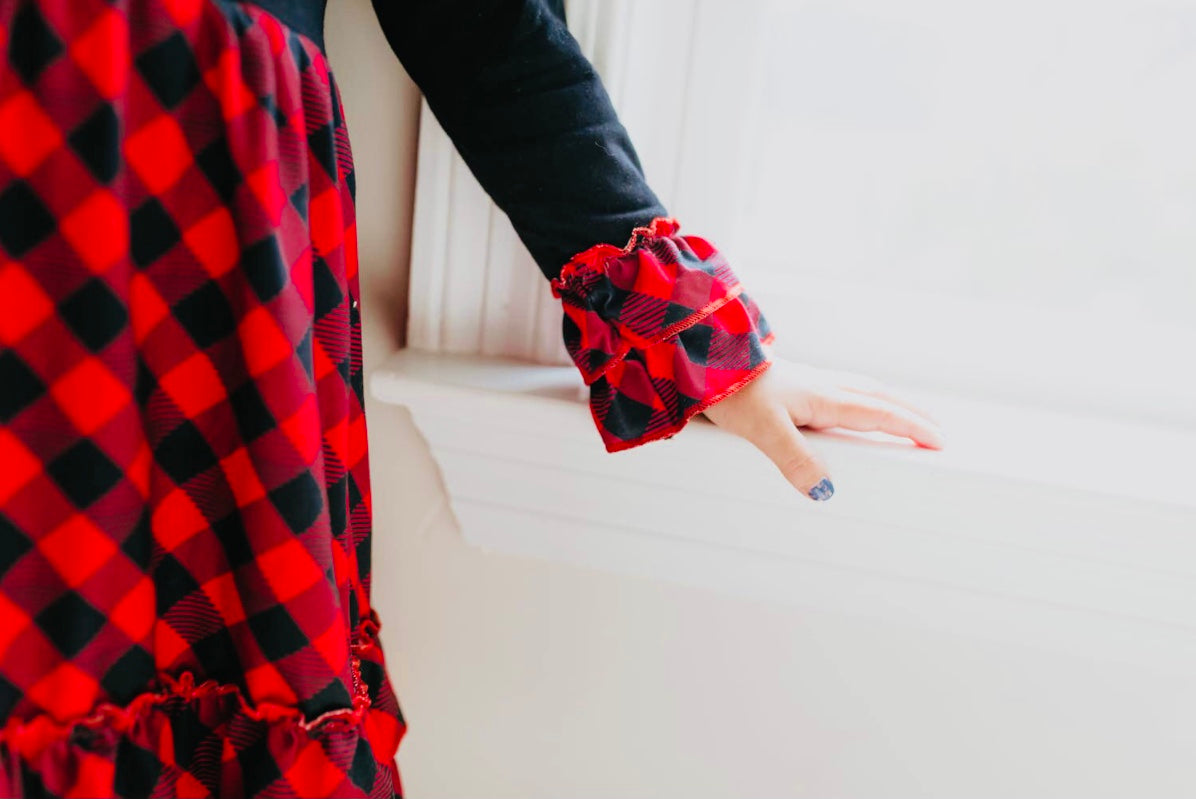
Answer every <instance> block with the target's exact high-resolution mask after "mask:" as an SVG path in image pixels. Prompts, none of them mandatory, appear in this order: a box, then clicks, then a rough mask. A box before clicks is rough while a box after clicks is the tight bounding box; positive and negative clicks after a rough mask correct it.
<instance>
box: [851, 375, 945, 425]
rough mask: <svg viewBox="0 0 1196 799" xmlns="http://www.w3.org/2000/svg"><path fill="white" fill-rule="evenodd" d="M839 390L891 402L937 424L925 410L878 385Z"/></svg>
mask: <svg viewBox="0 0 1196 799" xmlns="http://www.w3.org/2000/svg"><path fill="white" fill-rule="evenodd" d="M840 388H841V389H842V390H843V391H847V392H850V393H852V394H860V395H863V396H865V397H872V398H874V399H879V400H884V401H885V402H891V403H893V404H894V405H899V406H901V407H902V408H905V409H906V410H907V411H913V412H914V413H916V414H918V415H919V416H921V417H922V418H923V419H925V420H926V421H928V422H931V423H932V424H935V425H937V424H938V420H937V419H935V418H934V417H933V416H931V415H930V414H929V413H928V412H927V411H926V410H925V409H923V408H921V407H920V406H918V405H915V404H914V403H912V402H910V401H909V400H907V399H904V398H902V397H899V396H897V395H895V394H891V393H889V391H888V390H887V389H885V388H884V387H883V386H882V385H881V384H880V383H876V384H868V385H863V386H858V385H857V386H851V385H844V386H840Z"/></svg>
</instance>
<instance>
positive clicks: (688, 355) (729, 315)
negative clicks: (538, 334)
mask: <svg viewBox="0 0 1196 799" xmlns="http://www.w3.org/2000/svg"><path fill="white" fill-rule="evenodd" d="M679 229H680V228H679V226H678V224H677V222H676V220H673V219H665V218H658V219H655V220H653V222H652V224H651V225H650V226H648V227H644V228H637V229H636V230H635V232H634V233H633V234H632V236H631V241H630V242H629V243H628V244H627V246H626V247H624V248H623V249H619V248H618V247H615V246H614V245H611V244H599V245H595V246H594V247H591V248H590V249H588V250H586V251H585V252H583V253H580V254H578V255H575V256H574V257H573V259H572V260H571V261H570V262H569V263H567V264H565V266H564V267H563V268H562V269H561V274H560V275H559V276H558V277H556V278H554V279H553V281H552V292H553V295H554V296H556V297H559V298H560V299H561V300H562V303H563V307H564V311H565V316H564V325H563V327H564V338H565V347H566V349H568V351H569V354H570V356H572V358H573V362H574V363H575V364H577V368H578V369H580V370H581V373H582V376H583V377H584V378H585V381H586V384H587V385H589V386H590V410H591V411H592V412H593V415H594V422H595V423H596V424H597V426H598V431H599V433H600V434H601V435H602V441H603V443H604V444H605V445H606V449H607V450H608V451H610V452H616V451H618V450H624V449H628V448H630V447H636V446H639V445H641V444H645V443H647V442H649V441H654V440H656V439H659V438H668V437H670V436H672V435H674V434H676V433H677V432H678V431H679V430H680V429H681V428H682V427H684V426H685V424H686V422H688V421H689V419H690V418H691V417H693V416H694V415H695V414H697V413H700V412H701V411H702V410H704V409H706V408H708V407H709V406H711V405H713V404H714V403H716V402H718V401H719V400H721V399H723V398H724V397H726V396H728V395H729V394H731V393H732V392H734V391H736V390H738V389H739V388H742V387H743V386H745V385H747V383H748V382H750V381H751V380H752V379H754V378H755V377H757V376H758V375H760V374H761V373H762V372H764V370H765V369H767V368H768V367H769V365H770V364H771V361H770V360H769V359H768V356H767V354H766V353H765V351H764V346H765V345H767V344H770V343H771V342H772V340H773V334H772V331H771V330H770V329H769V327H768V321H767V320H766V319H765V318H764V316H763V315H762V314H761V313H760V309H759V308H758V307H757V306H756V303H755V302H754V301H752V300H751V299H750V298H749V297H748V295H747V294H745V293H744V291H743V287H742V286H741V285H740V283H739V280H738V279H737V278H736V277H735V275H734V273H733V272H732V271H731V267H730V266H729V265H728V264H727V261H726V259H725V258H724V257H723V256H722V254H721V253H719V251H718V250H716V249H715V248H714V246H713V245H711V244H710V242H708V241H706V240H705V239H702V238H699V237H697V236H681V235H679V234H678V230H679Z"/></svg>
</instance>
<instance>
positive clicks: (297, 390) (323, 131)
mask: <svg viewBox="0 0 1196 799" xmlns="http://www.w3.org/2000/svg"><path fill="white" fill-rule="evenodd" d="M0 50H2V52H3V58H0V423H2V425H3V426H2V427H0V795H3V796H18V795H25V796H43V795H52V796H151V795H154V796H165V795H175V796H208V795H217V794H218V795H221V796H242V795H259V794H260V795H272V796H366V795H368V796H391V795H395V794H397V793H398V791H399V783H398V779H397V774H396V772H395V767H394V754H395V751H396V748H397V746H398V741H399V738H400V737H401V735H402V733H403V730H404V724H403V720H402V716H401V714H400V712H399V708H398V705H397V703H396V700H395V697H394V694H393V692H392V690H391V687H390V682H389V681H388V679H387V675H386V669H385V664H384V660H383V657H382V653H381V650H380V649H379V646H378V641H377V618H376V616H375V615H374V613H373V611H372V609H371V607H370V600H369V589H370V558H369V553H370V489H369V475H368V471H367V467H366V431H365V420H364V417H363V414H362V370H361V346H360V325H359V318H360V317H359V312H358V299H357V297H358V275H357V253H356V247H355V239H356V230H355V226H354V206H353V166H352V158H351V154H350V149H349V143H348V140H347V137H346V134H345V127H344V121H343V118H342V113H341V108H340V105H339V96H338V94H337V91H336V87H335V84H334V82H333V79H332V76H331V74H330V73H329V69H328V65H327V62H326V60H325V57H324V54H323V53H322V51H321V50H320V48H319V47H318V46H317V45H316V44H314V43H313V42H312V41H311V40H310V39H307V38H305V37H303V36H301V35H299V34H297V33H296V32H294V31H293V30H291V29H289V28H287V27H286V26H285V25H283V24H282V23H281V22H279V20H278V19H277V18H275V17H273V16H271V15H269V14H267V13H265V12H263V11H261V10H260V9H258V8H256V7H254V6H251V5H242V4H239V3H235V2H227V1H226V0H0Z"/></svg>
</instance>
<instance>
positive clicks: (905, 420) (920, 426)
mask: <svg viewBox="0 0 1196 799" xmlns="http://www.w3.org/2000/svg"><path fill="white" fill-rule="evenodd" d="M822 406H823V407H822V409H821V411H822V412H821V413H819V414H818V415H819V417H820V418H819V420H818V426H819V427H844V428H847V429H848V430H858V431H860V432H872V431H880V432H882V433H888V434H889V435H894V436H901V437H903V438H909V439H912V440H913V441H914V443H916V444H918V445H919V446H922V447H928V448H929V449H942V448H943V436H942V433H941V432H940V431H939V429H938V426H937V425H936V424H934V423H933V422H931V421H930V420H929V419H926V418H925V417H923V416H920V415H919V414H918V413H916V412H914V411H912V410H910V409H909V408H907V407H905V406H904V405H901V404H898V403H895V402H892V401H890V400H887V399H881V398H879V397H874V396H870V395H867V394H858V393H853V392H849V391H842V392H837V393H834V394H831V395H830V396H828V397H825V398H824V400H823V403H822Z"/></svg>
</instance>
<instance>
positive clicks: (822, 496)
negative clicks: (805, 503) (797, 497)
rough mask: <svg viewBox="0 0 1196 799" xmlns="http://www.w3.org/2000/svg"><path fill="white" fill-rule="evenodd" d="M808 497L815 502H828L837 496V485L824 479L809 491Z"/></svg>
mask: <svg viewBox="0 0 1196 799" xmlns="http://www.w3.org/2000/svg"><path fill="white" fill-rule="evenodd" d="M807 495H808V496H809V497H810V499H812V500H814V501H815V502H826V501H827V500H828V499H830V498H831V497H833V496H834V495H835V484H834V483H832V482H831V481H830V480H829V479H828V478H826V477H824V478H822V480H821V481H819V483H818V485H816V486H814V487H813V488H811V489H810V490H809V492H808V494H807Z"/></svg>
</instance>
